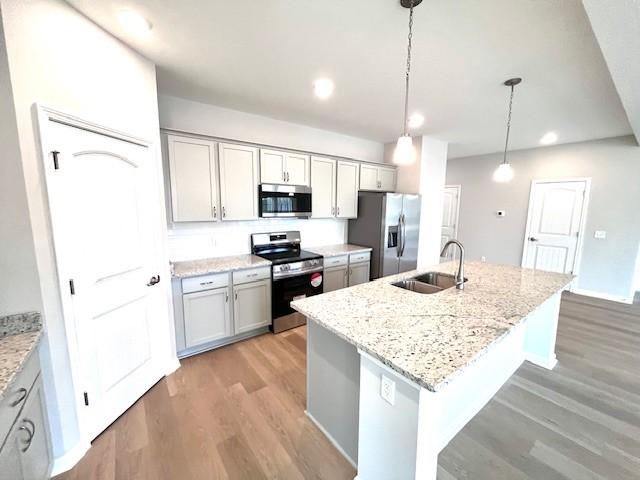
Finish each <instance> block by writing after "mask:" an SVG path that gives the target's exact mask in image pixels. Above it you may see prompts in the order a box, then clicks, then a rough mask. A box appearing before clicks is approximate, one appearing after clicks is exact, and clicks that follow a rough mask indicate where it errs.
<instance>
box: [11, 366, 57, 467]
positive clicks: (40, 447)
mask: <svg viewBox="0 0 640 480" xmlns="http://www.w3.org/2000/svg"><path fill="white" fill-rule="evenodd" d="M46 418H47V417H46V414H45V407H44V395H43V393H42V380H41V379H40V378H38V380H37V381H36V383H35V384H34V385H33V387H32V388H31V392H29V398H28V399H27V403H26V405H25V406H24V410H23V411H22V415H20V419H19V420H18V422H19V424H18V427H17V430H16V437H17V442H16V443H17V446H18V448H19V449H20V464H21V465H22V475H23V477H24V478H25V480H27V479H28V480H40V479H42V480H44V479H46V478H49V476H48V474H49V466H50V464H51V454H50V450H49V432H48V430H47V425H48V423H47V421H46ZM21 427H22V429H21Z"/></svg>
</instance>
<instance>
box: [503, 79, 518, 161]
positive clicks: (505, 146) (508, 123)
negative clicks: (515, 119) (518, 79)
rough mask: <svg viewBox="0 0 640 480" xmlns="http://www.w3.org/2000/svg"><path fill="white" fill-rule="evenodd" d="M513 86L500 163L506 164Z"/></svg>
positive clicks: (512, 87)
mask: <svg viewBox="0 0 640 480" xmlns="http://www.w3.org/2000/svg"><path fill="white" fill-rule="evenodd" d="M514 87H515V85H511V97H510V98H509V116H508V117H507V137H506V138H505V140H504V155H503V157H502V163H503V164H505V163H507V149H508V148H509V133H510V132H511V108H512V107H513V89H514Z"/></svg>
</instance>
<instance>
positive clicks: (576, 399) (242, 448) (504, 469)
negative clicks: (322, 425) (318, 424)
mask: <svg viewBox="0 0 640 480" xmlns="http://www.w3.org/2000/svg"><path fill="white" fill-rule="evenodd" d="M305 337H306V330H305V328H304V327H301V328H298V329H295V330H291V331H289V332H286V333H283V334H280V335H264V336H261V337H258V338H255V339H251V340H248V341H245V342H242V343H239V344H235V345H231V346H228V347H224V348H221V349H219V350H216V351H213V352H208V353H205V354H202V355H198V356H196V357H192V358H189V359H186V360H184V361H183V363H182V365H183V366H182V368H180V369H179V370H178V371H177V372H176V373H174V374H173V375H171V376H170V377H167V378H165V379H163V380H162V381H160V382H159V383H158V384H157V385H155V386H154V387H153V388H152V389H151V390H150V391H149V392H148V393H147V394H146V395H145V396H144V397H143V398H141V399H140V400H139V401H138V402H137V403H136V404H135V405H134V406H133V407H131V408H130V409H129V410H128V411H127V412H126V413H125V414H124V415H123V416H122V417H120V418H119V419H118V420H117V421H116V422H115V423H114V424H113V425H111V426H110V427H109V428H108V429H107V430H106V431H105V432H104V433H102V435H100V436H99V437H98V438H97V439H96V440H95V441H94V442H93V446H92V448H91V449H90V451H89V452H88V453H87V455H86V456H85V457H84V458H83V459H82V461H81V462H80V463H79V464H78V465H77V466H76V467H75V468H74V469H73V470H71V471H69V472H67V473H65V474H63V475H60V476H58V477H57V479H59V480H84V479H96V480H114V479H118V480H121V479H154V480H155V479H167V480H168V479H171V480H174V479H193V480H200V479H261V478H274V479H276V478H277V479H280V478H282V479H290V478H292V479H303V478H304V479H331V480H339V479H352V478H353V477H354V475H355V473H356V472H355V470H354V469H353V468H352V467H351V465H350V464H349V463H347V462H346V461H345V460H344V458H343V457H342V456H341V455H340V454H339V453H338V452H337V451H336V450H335V449H334V448H333V447H332V446H331V444H330V443H329V442H328V441H327V440H326V439H325V437H324V436H323V435H322V434H321V433H320V432H319V431H318V430H317V429H316V428H315V427H314V426H313V425H312V424H311V423H310V422H309V420H308V419H307V418H306V417H305V415H304V406H305V341H306V338H305ZM557 355H558V359H559V364H558V366H557V367H556V368H555V370H554V371H553V372H549V371H547V370H544V369H541V368H538V367H535V366H533V365H531V364H528V363H525V365H523V366H522V367H521V368H520V369H519V370H518V371H517V372H516V374H515V375H514V376H513V377H512V378H511V379H510V380H509V382H508V383H507V384H506V385H505V386H504V387H503V388H502V389H501V390H500V392H499V393H498V394H497V395H496V397H495V398H494V399H493V400H492V401H491V402H490V403H489V404H488V405H487V406H486V407H485V408H484V409H483V410H482V411H481V412H480V413H479V414H478V415H477V416H476V417H475V418H474V419H473V420H472V421H471V422H470V423H469V424H468V425H467V426H466V427H465V428H464V429H463V430H462V432H460V434H459V435H457V436H456V437H455V438H454V439H453V441H452V442H451V443H450V444H449V446H447V448H446V449H445V450H444V451H443V452H442V453H441V455H440V458H439V471H438V478H439V479H440V480H453V479H477V480H484V479H487V480H489V479H490V480H499V479H536V480H538V479H544V480H547V479H548V480H553V479H576V480H578V479H579V480H582V479H599V480H602V479H640V306H638V305H635V306H626V305H621V304H616V303H612V302H607V301H603V300H594V299H590V298H586V297H579V296H576V295H571V294H566V295H565V296H564V297H563V302H562V306H561V318H560V326H559V333H558V344H557Z"/></svg>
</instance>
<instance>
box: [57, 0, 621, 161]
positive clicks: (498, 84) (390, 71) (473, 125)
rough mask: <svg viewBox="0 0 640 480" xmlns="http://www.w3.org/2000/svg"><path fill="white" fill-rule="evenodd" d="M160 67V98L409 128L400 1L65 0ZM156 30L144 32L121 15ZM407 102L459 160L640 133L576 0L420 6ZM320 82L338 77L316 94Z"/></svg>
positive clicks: (431, 1) (334, 125) (362, 126)
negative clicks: (548, 139)
mask: <svg viewBox="0 0 640 480" xmlns="http://www.w3.org/2000/svg"><path fill="white" fill-rule="evenodd" d="M68 1H69V3H71V4H72V5H74V6H75V7H76V8H77V9H78V10H80V11H81V12H83V13H85V14H86V15H87V16H88V17H90V18H91V19H93V20H94V21H95V22H96V23H98V24H99V25H101V26H103V27H104V28H105V29H106V30H108V31H110V32H112V33H113V34H114V35H116V36H117V37H119V38H121V39H122V40H123V41H125V42H126V43H128V44H129V45H131V46H132V47H133V48H135V49H136V50H138V51H140V52H141V53H142V54H144V55H145V56H146V57H148V58H150V59H152V60H153V61H154V62H155V63H156V64H157V65H158V84H159V90H160V93H164V94H168V95H175V96H179V97H184V98H188V99H192V100H197V101H202V102H206V103H212V104H215V105H220V106H223V107H228V108H233V109H237V110H243V111H247V112H252V113H257V114H261V115H265V116H269V117H273V118H278V119H282V120H287V121H291V122H297V123H301V124H306V125H310V126H314V127H318V128H324V129H327V130H333V131H337V132H341V133H345V134H350V135H355V136H360V137H364V138H368V139H372V140H377V141H380V142H389V141H393V140H394V138H396V137H397V136H398V134H399V133H401V129H402V108H403V86H404V73H403V69H404V66H405V61H406V60H405V55H406V34H407V21H408V11H407V10H406V9H404V8H402V7H401V6H400V5H399V1H396V0H349V1H345V0H321V1H319V0H181V1H180V2H176V1H172V0H161V1H160V0H100V1H96V0H68ZM123 7H133V8H135V9H136V10H138V11H139V12H141V13H142V14H143V15H144V16H145V17H146V18H148V20H149V21H150V22H151V23H152V24H153V30H152V33H151V35H150V36H149V37H148V38H144V39H143V38H136V37H135V36H133V35H131V34H130V33H128V32H125V31H124V30H123V29H122V27H121V26H120V25H119V24H118V22H117V19H116V12H117V11H118V10H119V9H121V8H123ZM415 17H416V18H415V33H414V62H413V75H412V94H411V99H410V110H411V111H420V112H422V113H423V114H424V116H425V117H426V122H425V125H424V126H423V127H422V128H421V129H420V130H419V131H416V132H415V134H426V135H433V136H434V137H437V138H440V139H443V140H447V141H449V142H450V156H451V157H459V156H467V155H473V154H480V153H488V152H495V151H499V150H501V149H502V148H503V142H504V129H505V121H506V107H507V100H508V93H509V92H508V89H507V87H504V86H503V85H502V82H503V81H504V80H505V79H507V78H510V77H513V76H521V77H523V78H524V81H523V83H522V84H521V85H520V86H519V87H517V89H516V97H515V101H514V116H513V128H512V137H511V139H512V143H511V145H512V148H514V149H518V148H529V147H534V146H537V145H538V141H539V139H540V137H542V135H543V134H544V133H545V132H547V131H550V130H554V131H556V132H557V133H558V135H559V142H562V143H564V142H575V141H582V140H587V139H594V138H604V137H611V136H617V135H625V134H630V133H631V127H630V125H629V122H628V120H627V117H626V115H625V111H624V109H623V107H622V105H621V103H620V99H619V97H618V95H617V93H616V90H615V87H614V85H613V83H612V80H611V76H610V74H609V71H608V70H607V66H606V64H605V62H604V60H603V58H602V54H601V52H600V49H599V47H598V44H597V42H596V39H595V37H594V35H593V32H592V30H591V27H590V25H589V21H588V19H587V16H586V14H585V12H584V9H583V7H582V4H581V2H580V1H579V0H424V1H423V3H422V4H421V5H420V6H419V7H418V8H417V9H416V12H415ZM320 76H328V77H330V78H332V79H333V80H334V81H335V84H336V90H335V94H334V96H333V97H332V98H331V99H330V100H328V101H324V102H322V101H319V100H317V99H316V98H314V97H313V94H312V82H313V80H314V79H315V78H317V77H320Z"/></svg>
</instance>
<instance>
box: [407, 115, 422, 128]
mask: <svg viewBox="0 0 640 480" xmlns="http://www.w3.org/2000/svg"><path fill="white" fill-rule="evenodd" d="M423 123H424V116H423V115H422V114H421V113H414V114H413V115H411V116H410V117H409V128H420V127H421V126H422V124H423Z"/></svg>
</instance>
